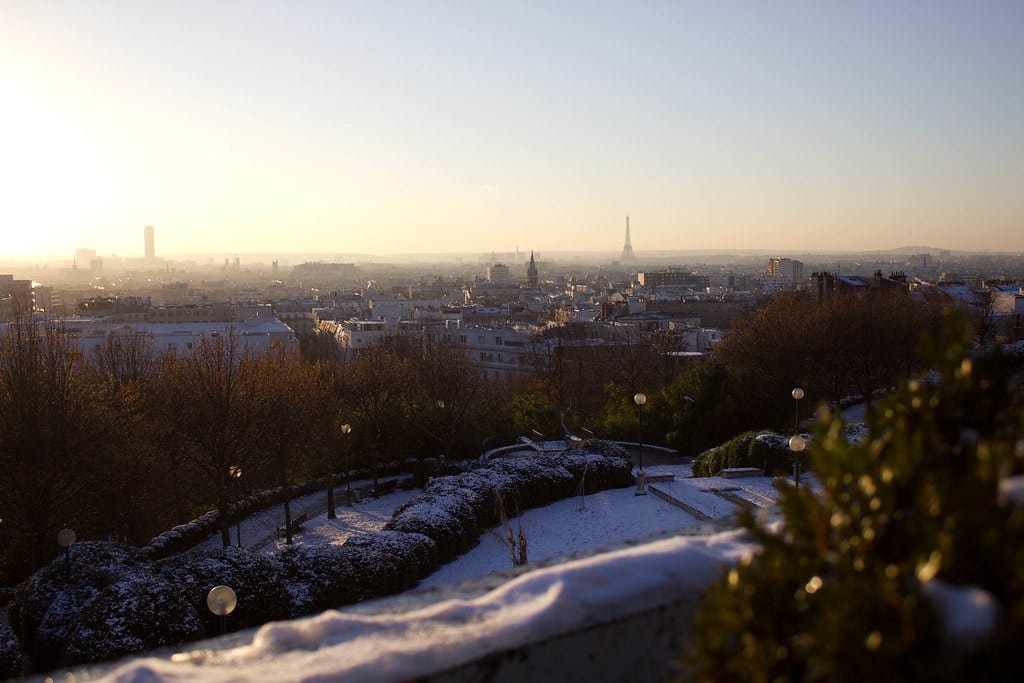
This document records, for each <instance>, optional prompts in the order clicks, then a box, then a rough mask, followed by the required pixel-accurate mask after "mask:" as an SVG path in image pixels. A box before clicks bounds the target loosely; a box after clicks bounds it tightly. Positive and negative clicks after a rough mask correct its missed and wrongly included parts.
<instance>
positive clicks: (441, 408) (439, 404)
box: [435, 398, 451, 460]
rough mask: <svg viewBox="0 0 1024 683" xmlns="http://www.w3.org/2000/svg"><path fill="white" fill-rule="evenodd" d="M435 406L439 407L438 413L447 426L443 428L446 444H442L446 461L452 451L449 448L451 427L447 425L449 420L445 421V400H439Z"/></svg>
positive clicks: (442, 454) (442, 455) (443, 438)
mask: <svg viewBox="0 0 1024 683" xmlns="http://www.w3.org/2000/svg"><path fill="white" fill-rule="evenodd" d="M435 405H436V406H437V409H438V411H440V414H441V419H442V421H443V422H445V425H444V426H443V427H442V429H443V430H444V432H443V433H444V436H443V437H442V440H443V442H444V443H443V444H442V447H443V448H444V452H443V453H441V459H442V460H444V459H445V458H447V457H448V451H449V450H450V449H449V448H448V443H449V436H450V434H449V432H450V431H451V426H450V425H448V424H447V422H448V420H447V419H445V418H446V414H445V412H444V407H445V402H444V399H443V398H439V399H437V402H436V403H435Z"/></svg>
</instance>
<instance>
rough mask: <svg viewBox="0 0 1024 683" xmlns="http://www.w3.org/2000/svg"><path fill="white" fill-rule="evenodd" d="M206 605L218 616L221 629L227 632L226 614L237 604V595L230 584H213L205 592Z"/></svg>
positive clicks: (233, 609)
mask: <svg viewBox="0 0 1024 683" xmlns="http://www.w3.org/2000/svg"><path fill="white" fill-rule="evenodd" d="M206 606H207V607H209V608H210V611H211V612H213V613H214V614H215V615H217V616H218V617H220V623H221V630H222V631H223V632H224V633H227V632H228V615H229V614H231V613H232V612H234V611H235V607H237V606H238V596H237V595H235V591H233V590H232V589H231V587H230V586H214V587H213V588H211V589H210V592H209V593H207V594H206Z"/></svg>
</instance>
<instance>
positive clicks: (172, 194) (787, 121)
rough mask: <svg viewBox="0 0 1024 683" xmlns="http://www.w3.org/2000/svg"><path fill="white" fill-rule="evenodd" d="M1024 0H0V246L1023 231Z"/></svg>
mask: <svg viewBox="0 0 1024 683" xmlns="http://www.w3.org/2000/svg"><path fill="white" fill-rule="evenodd" d="M1022 35H1024V3H1022V2H1020V1H1019V0H1007V1H1000V0H989V1H983V2H946V1H945V0H930V1H928V0H904V1H900V2H892V1H891V0H885V1H881V2H879V1H875V0H864V1H862V2H857V3H833V2H803V1H800V0H793V1H790V2H785V3H774V2H767V1H763V2H741V1H726V2H714V3H711V2H691V1H689V0H674V1H672V2H664V3H663V2H655V1H649V2H642V3H627V2H601V1H600V0H591V1H589V2H575V1H571V0H564V1H560V2H555V3H552V2H532V1H530V0H519V1H517V2H504V1H503V0H488V1H487V2H431V3H428V2H413V1H410V2H389V1H387V0H376V1H374V2H346V1H343V0H335V1H333V2H315V1H311V0H307V1H300V2H289V3H285V2H261V1H258V0H257V1H249V2H241V1H233V0H221V1H218V2H211V1H209V0H206V1H201V2H192V1H189V0H178V1H176V2H150V1H147V0H139V1H136V2H118V1H116V0H107V1H104V2H98V1H93V0H78V1H76V2H64V1H54V0H30V1H27V2H22V1H21V0H0V235H2V236H3V237H2V239H0V255H3V256H28V255H44V254H63V255H66V256H68V257H69V256H70V255H71V254H72V252H73V251H74V249H76V248H79V247H88V248H94V249H96V250H97V251H98V252H99V253H100V254H101V255H104V254H110V253H116V254H118V255H120V256H125V257H130V256H141V255H142V253H143V226H145V225H153V226H155V231H156V249H157V254H158V255H164V256H169V255H173V254H180V253H198V252H211V253H230V252H244V253H253V252H267V253H295V252H324V253H331V254H344V253H366V254H389V253H440V252H443V253H449V252H490V251H495V250H497V251H506V252H507V251H511V250H513V249H515V248H516V247H518V248H519V249H521V250H531V249H535V250H538V251H545V250H548V251H569V250H607V251H617V250H619V249H621V247H622V244H623V238H624V231H625V216H626V214H627V213H628V214H629V215H630V216H631V221H630V225H631V232H632V243H633V247H634V249H635V250H636V252H637V254H638V255H640V256H642V255H643V253H644V252H645V251H655V250H677V249H678V250H682V249H708V250H710V249H765V250H776V251H779V252H780V253H785V252H787V251H792V252H796V253H800V252H804V251H815V250H867V249H889V248H896V247H901V246H907V245H928V246H933V247H937V248H949V249H965V250H992V251H1020V250H1024V191H1022V190H1024V124H1022V122H1024V40H1022V39H1021V36H1022Z"/></svg>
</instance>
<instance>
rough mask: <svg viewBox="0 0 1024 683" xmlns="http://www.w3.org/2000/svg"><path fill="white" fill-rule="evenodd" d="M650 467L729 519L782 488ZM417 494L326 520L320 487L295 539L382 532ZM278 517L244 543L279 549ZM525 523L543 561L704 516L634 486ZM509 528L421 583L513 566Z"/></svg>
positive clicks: (533, 555) (683, 494)
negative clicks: (639, 493) (740, 507)
mask: <svg viewBox="0 0 1024 683" xmlns="http://www.w3.org/2000/svg"><path fill="white" fill-rule="evenodd" d="M646 472H647V474H648V475H649V476H658V475H673V476H674V477H675V479H674V480H673V481H668V482H659V483H656V484H652V486H656V487H658V488H659V489H661V490H663V491H665V492H666V493H668V494H669V495H670V496H671V497H673V498H675V499H677V500H680V501H682V502H683V503H684V504H687V505H690V506H692V507H694V508H696V509H697V510H699V511H700V512H702V513H703V514H704V515H706V516H707V517H710V518H712V519H714V520H718V519H726V518H728V517H730V516H732V515H733V514H734V513H735V511H736V509H737V508H738V503H737V502H736V501H735V498H736V497H739V498H742V499H744V500H747V501H748V502H749V504H751V505H754V506H757V507H770V506H771V505H773V504H774V501H775V500H776V497H777V495H778V491H777V490H776V489H775V488H774V487H773V485H772V481H773V480H772V479H771V478H768V477H751V478H744V479H720V478H717V477H710V478H697V479H695V478H692V477H691V470H690V465H689V464H683V463H680V464H676V465H655V466H652V467H648V468H646ZM417 493H418V492H417V491H398V492H396V493H391V494H388V495H386V496H382V497H381V498H379V499H376V500H368V501H364V502H360V503H356V504H355V505H353V506H351V507H345V506H341V505H339V506H337V514H338V518H337V519H334V520H329V519H327V512H326V504H325V502H324V494H323V493H322V492H318V493H316V494H311V495H309V496H305V497H303V498H301V499H297V500H296V501H295V502H294V503H293V510H294V512H293V514H298V512H300V511H308V512H309V513H310V517H309V520H308V521H306V522H305V523H304V524H303V526H302V529H301V530H300V531H299V532H297V533H296V534H295V537H294V542H295V543H296V544H303V545H323V544H330V543H334V544H341V543H344V542H345V540H346V539H348V538H349V537H350V536H352V535H355V534H361V533H367V532H370V531H378V530H380V529H381V528H383V526H384V524H386V523H387V521H388V520H389V519H390V518H391V515H392V513H393V512H394V510H395V508H397V507H398V506H399V505H401V504H403V503H405V502H406V501H408V500H410V499H411V498H413V497H415V495H416V494H417ZM340 499H341V498H340V497H339V500H340ZM281 518H282V512H281V507H280V506H276V507H274V508H271V509H270V510H266V511H264V512H262V513H259V514H258V515H254V516H253V517H252V518H250V519H248V520H246V521H245V522H243V526H242V538H243V543H245V542H246V540H245V539H246V538H247V537H248V538H250V539H263V540H261V541H259V542H256V541H255V540H254V541H253V545H254V546H256V547H259V548H260V549H261V550H262V551H263V552H264V553H266V554H268V555H272V554H274V553H276V552H278V551H279V550H280V549H281V548H282V547H283V546H284V541H283V540H277V539H276V538H275V532H276V528H277V527H278V526H280V524H281ZM520 523H521V524H522V527H523V529H524V531H525V533H526V535H527V541H528V542H527V546H528V559H529V561H530V562H531V563H542V562H547V561H551V560H554V559H555V558H567V557H574V556H580V555H584V554H590V553H593V552H596V551H599V550H604V549H611V548H617V547H620V546H621V545H622V544H623V543H626V542H629V541H637V540H641V539H650V538H653V537H656V536H659V535H663V534H668V533H674V532H679V531H683V530H686V529H692V528H693V527H695V526H697V525H698V524H699V520H698V519H697V518H696V517H694V516H693V515H691V514H689V513H688V512H686V511H685V510H684V509H682V508H680V507H678V506H676V505H673V504H672V503H670V502H666V501H665V500H662V499H661V498H659V497H657V496H654V495H646V496H637V495H635V492H634V489H633V488H632V487H629V488H623V489H611V490H607V491H601V492H599V493H595V494H591V495H588V496H585V497H584V498H583V499H579V498H568V499H565V500H561V501H558V502H556V503H552V504H551V505H547V506H545V507H543V508H537V509H534V510H526V511H525V512H523V514H522V515H521V517H520V518H519V519H518V520H514V521H513V528H514V529H515V530H516V531H518V528H519V524H520ZM504 535H505V533H504V530H503V529H502V528H501V527H495V528H494V529H491V530H490V531H488V532H487V533H484V534H482V535H481V537H480V545H478V546H477V547H475V548H473V549H472V550H470V551H469V552H468V553H465V554H464V555H462V556H460V557H458V558H456V559H455V560H454V561H452V562H449V563H448V564H446V565H444V566H443V567H441V568H440V569H439V570H437V571H436V572H434V574H432V575H431V576H429V577H427V578H426V579H424V580H423V581H421V582H420V585H419V586H418V587H417V590H422V589H426V588H436V587H439V586H444V585H448V584H454V583H459V582H463V581H467V580H470V579H476V578H479V577H483V576H486V575H488V574H491V573H492V572H501V571H507V570H509V569H511V567H512V555H511V551H510V550H509V548H508V547H507V546H506V545H505V542H504V541H503V537H504ZM219 544H220V539H219V537H214V538H211V539H209V540H207V541H206V542H205V543H204V545H208V546H209V547H211V548H215V547H217V546H218V545H219ZM247 545H249V544H248V543H247Z"/></svg>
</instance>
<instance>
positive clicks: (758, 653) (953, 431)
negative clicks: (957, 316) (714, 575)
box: [686, 323, 1024, 681]
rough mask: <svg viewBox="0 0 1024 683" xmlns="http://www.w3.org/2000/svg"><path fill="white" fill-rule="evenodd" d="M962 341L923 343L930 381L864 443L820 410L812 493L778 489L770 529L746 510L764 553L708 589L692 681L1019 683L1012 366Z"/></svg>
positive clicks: (1023, 602)
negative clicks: (970, 350)
mask: <svg viewBox="0 0 1024 683" xmlns="http://www.w3.org/2000/svg"><path fill="white" fill-rule="evenodd" d="M968 338H969V335H968V334H967V333H966V331H965V329H964V328H963V326H962V323H961V324H954V325H952V326H951V328H950V331H947V332H946V333H945V335H944V336H943V337H942V338H940V339H939V340H938V341H937V342H934V343H931V344H930V345H929V346H928V348H929V352H928V355H927V357H928V358H930V359H931V362H932V364H933V366H934V368H935V370H936V375H937V377H938V378H939V379H937V380H935V381H932V382H927V383H926V382H917V381H913V382H909V383H908V384H907V385H906V386H905V387H903V388H902V389H900V390H899V391H898V392H896V393H895V394H894V395H892V396H891V397H889V398H886V399H883V400H881V401H880V402H879V405H878V406H877V408H876V409H875V410H872V411H871V412H870V414H869V416H868V427H869V432H870V434H869V436H868V438H865V439H862V440H860V441H857V442H853V443H851V442H849V441H848V440H847V439H846V438H845V436H844V425H843V423H842V421H841V420H840V418H839V417H838V416H835V415H822V416H821V418H820V419H819V427H818V428H817V430H816V439H815V441H814V443H813V444H812V446H811V448H810V453H809V455H810V459H811V462H812V463H813V467H814V470H815V472H816V473H817V475H818V478H819V479H820V481H821V485H822V487H821V490H820V491H815V490H811V489H810V488H808V487H801V488H799V489H796V488H794V487H792V486H791V485H788V484H782V485H781V486H782V492H781V498H780V506H781V512H782V515H783V518H784V519H783V521H782V522H781V523H780V524H769V523H768V522H766V521H761V520H758V519H755V518H754V517H753V516H752V515H751V514H750V513H746V514H744V515H743V516H742V523H743V524H744V525H745V526H746V527H747V528H748V529H749V531H750V533H751V534H752V536H753V538H754V539H755V540H756V541H757V542H758V543H759V544H760V550H759V552H757V553H756V554H755V555H754V556H753V557H752V558H749V559H748V561H745V562H741V563H740V564H739V565H738V566H736V567H733V568H729V569H727V570H726V571H725V573H724V575H723V577H722V579H721V580H720V581H719V582H718V583H717V584H715V585H714V586H713V587H712V588H710V590H709V591H708V592H707V594H706V599H705V602H704V606H703V608H702V610H701V611H700V612H699V613H698V615H697V618H696V621H695V626H694V630H693V633H692V641H693V642H692V647H691V648H690V649H689V652H688V654H687V656H686V660H687V662H688V664H689V665H690V667H691V669H690V677H691V678H692V679H693V680H702V681H703V680H714V681H739V680H743V681H801V680H821V681H880V680H894V679H900V680H920V681H932V680H957V681H974V680H977V681H1010V680H1024V658H1022V657H1021V656H1020V645H1021V643H1024V505H1022V503H1021V502H1020V501H1017V502H1016V503H1015V502H1014V500H1013V498H1012V496H1008V495H1005V487H1006V486H1007V483H1008V482H1012V481H1014V480H1012V479H1011V477H1017V478H1018V479H1016V481H1019V477H1020V475H1021V473H1022V472H1024V400H1022V395H1021V386H1020V382H1019V377H1020V363H1019V361H1016V365H1014V363H1011V362H1008V359H1007V358H1006V357H1004V356H1002V355H1000V354H998V353H995V354H982V355H977V356H974V357H971V356H969V355H967V353H966V340H967V339H968ZM1001 485H1002V486H1003V487H1004V495H1001V494H1000V486H1001ZM948 596H961V597H963V596H970V598H971V599H970V600H963V601H962V602H961V605H960V606H959V607H958V606H957V605H956V604H955V603H954V601H953V600H951V599H949V597H948ZM968 607H969V608H970V610H968V609H967V608H968Z"/></svg>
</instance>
